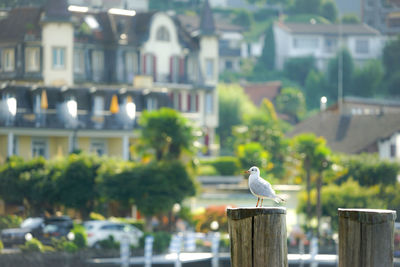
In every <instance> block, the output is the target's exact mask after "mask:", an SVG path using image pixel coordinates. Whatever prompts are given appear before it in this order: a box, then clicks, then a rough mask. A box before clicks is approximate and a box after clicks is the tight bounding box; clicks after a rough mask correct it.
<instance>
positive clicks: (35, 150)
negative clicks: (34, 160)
mask: <svg viewBox="0 0 400 267" xmlns="http://www.w3.org/2000/svg"><path fill="white" fill-rule="evenodd" d="M40 156H42V157H45V158H47V140H46V139H43V138H33V139H32V157H40Z"/></svg>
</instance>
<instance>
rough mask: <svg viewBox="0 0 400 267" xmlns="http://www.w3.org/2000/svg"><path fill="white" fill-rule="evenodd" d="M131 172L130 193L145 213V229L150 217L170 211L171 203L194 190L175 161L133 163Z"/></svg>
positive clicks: (179, 163) (179, 200)
mask: <svg viewBox="0 0 400 267" xmlns="http://www.w3.org/2000/svg"><path fill="white" fill-rule="evenodd" d="M132 174H133V180H134V182H132V183H131V184H130V185H131V186H133V187H132V188H130V189H131V192H132V196H133V198H134V200H135V203H136V205H137V207H138V209H139V210H140V212H142V213H143V214H144V215H145V217H146V221H147V227H148V228H149V227H150V218H151V216H153V215H156V214H160V213H166V212H168V211H170V210H171V209H172V206H173V205H174V204H175V203H181V202H182V200H183V199H184V198H185V197H188V196H193V195H194V194H195V192H196V188H195V185H194V182H193V180H192V178H191V177H190V175H189V173H188V172H187V170H186V168H185V166H184V165H183V164H182V163H181V162H179V161H168V162H163V161H161V162H152V163H150V164H148V165H141V166H137V167H135V168H134V169H133V170H132Z"/></svg>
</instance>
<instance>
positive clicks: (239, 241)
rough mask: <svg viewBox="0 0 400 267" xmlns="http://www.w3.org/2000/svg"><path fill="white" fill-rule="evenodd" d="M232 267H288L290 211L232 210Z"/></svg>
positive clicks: (229, 221) (230, 214)
mask: <svg viewBox="0 0 400 267" xmlns="http://www.w3.org/2000/svg"><path fill="white" fill-rule="evenodd" d="M227 213H228V225H229V236H230V241H231V266H232V267H243V266H246V267H260V266H266V267H287V266H288V260H287V243H286V208H281V207H268V208H238V209H228V211H227Z"/></svg>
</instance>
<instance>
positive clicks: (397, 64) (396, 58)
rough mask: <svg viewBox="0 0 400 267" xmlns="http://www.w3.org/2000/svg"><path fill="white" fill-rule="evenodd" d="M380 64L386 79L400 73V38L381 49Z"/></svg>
mask: <svg viewBox="0 0 400 267" xmlns="http://www.w3.org/2000/svg"><path fill="white" fill-rule="evenodd" d="M382 62H383V66H384V69H385V78H386V79H388V78H390V77H391V76H392V75H393V74H394V73H396V72H398V71H400V36H398V37H397V38H396V39H394V40H391V41H389V42H387V43H386V45H385V47H384V48H383V55H382Z"/></svg>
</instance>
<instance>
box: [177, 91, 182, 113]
mask: <svg viewBox="0 0 400 267" xmlns="http://www.w3.org/2000/svg"><path fill="white" fill-rule="evenodd" d="M178 109H179V111H181V110H182V93H178Z"/></svg>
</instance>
